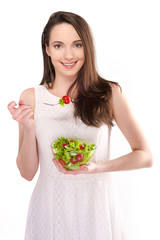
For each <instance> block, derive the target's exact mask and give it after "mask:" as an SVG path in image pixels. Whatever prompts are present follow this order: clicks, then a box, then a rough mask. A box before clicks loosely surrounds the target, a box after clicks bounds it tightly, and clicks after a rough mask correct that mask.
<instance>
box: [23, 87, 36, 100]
mask: <svg viewBox="0 0 160 240" xmlns="http://www.w3.org/2000/svg"><path fill="white" fill-rule="evenodd" d="M34 97H35V89H34V88H27V89H25V90H24V91H23V92H22V93H21V95H20V100H23V101H25V100H30V99H33V98H34Z"/></svg>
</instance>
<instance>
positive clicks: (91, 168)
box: [52, 158, 99, 175]
mask: <svg viewBox="0 0 160 240" xmlns="http://www.w3.org/2000/svg"><path fill="white" fill-rule="evenodd" d="M52 161H53V163H54V164H55V166H56V167H57V168H58V170H59V171H60V172H62V173H64V174H72V175H77V174H88V173H98V172H99V171H98V168H97V163H94V162H90V163H89V164H88V165H87V166H86V165H81V166H80V170H66V169H65V168H64V167H63V166H62V165H61V164H60V163H59V162H58V161H57V160H56V159H55V158H53V160H52Z"/></svg>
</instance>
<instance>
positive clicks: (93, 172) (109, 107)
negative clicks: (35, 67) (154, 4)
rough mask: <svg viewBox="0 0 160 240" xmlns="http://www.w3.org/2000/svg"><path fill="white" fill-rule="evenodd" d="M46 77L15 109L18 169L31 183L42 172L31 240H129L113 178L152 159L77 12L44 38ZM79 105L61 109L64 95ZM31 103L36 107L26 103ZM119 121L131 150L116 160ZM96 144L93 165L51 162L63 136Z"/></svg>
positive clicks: (54, 22) (54, 19)
mask: <svg viewBox="0 0 160 240" xmlns="http://www.w3.org/2000/svg"><path fill="white" fill-rule="evenodd" d="M42 51H43V59H44V74H43V79H42V81H41V83H40V85H39V86H37V87H35V88H30V89H26V90H25V91H23V92H22V94H21V96H20V101H19V106H18V107H17V108H16V107H15V106H16V105H17V104H16V102H14V101H12V102H11V103H9V105H8V109H9V111H10V112H11V114H12V117H13V119H14V120H16V121H17V122H18V123H19V152H18V156H17V166H18V168H19V171H20V173H21V175H22V177H24V178H25V179H27V180H28V181H31V180H32V179H33V177H34V176H35V174H36V172H37V170H38V166H39V164H40V174H39V178H38V181H37V184H36V186H35V189H34V192H33V194H32V198H31V201H30V205H29V211H28V219H27V225H26V233H25V240H40V239H41V240H51V239H54V240H64V239H65V240H124V239H126V238H125V233H124V230H123V224H122V223H121V218H120V214H119V211H118V208H117V202H116V200H115V198H114V191H113V184H112V180H111V173H110V172H113V171H121V170H122V171H124V170H131V169H139V168H146V167H151V166H152V155H151V152H150V149H149V147H148V144H147V142H146V140H145V138H144V136H143V133H142V132H141V130H140V128H139V126H138V124H137V122H136V120H135V118H134V116H133V115H132V112H131V110H130V108H129V105H128V103H127V101H126V98H125V97H124V94H123V93H122V90H121V88H120V86H119V85H118V83H116V82H112V81H108V80H105V79H103V78H102V77H100V76H99V74H98V73H97V70H96V66H95V54H94V46H93V39H92V34H91V31H90V29H89V26H88V24H87V23H86V21H85V20H84V19H83V18H82V17H80V16H79V15H76V14H74V13H70V12H56V13H54V14H52V15H51V16H50V18H49V20H48V23H47V24H46V26H45V28H44V30H43V33H42ZM64 95H68V96H70V97H71V99H72V100H74V101H72V102H71V103H70V104H68V105H66V106H65V107H64V108H61V107H60V106H59V105H56V106H52V107H51V106H49V105H45V104H43V103H44V102H47V103H52V104H56V103H58V101H59V99H60V98H62V96H64ZM27 104H30V105H27ZM113 120H114V121H115V122H116V124H117V125H118V127H119V128H120V130H121V131H122V133H123V134H124V136H125V138H126V140H127V141H128V143H129V144H130V147H131V152H130V153H128V154H126V155H124V156H120V157H118V158H116V159H113V160H110V156H109V152H110V151H109V146H110V133H111V129H112V127H113V126H114V124H113ZM61 136H63V137H69V138H82V139H84V140H85V141H86V142H87V141H88V142H91V143H94V144H96V146H97V148H96V152H95V155H94V157H93V159H92V161H91V163H90V164H89V165H88V166H85V165H83V166H81V169H80V170H78V171H69V170H66V169H65V168H64V167H63V166H62V165H61V164H60V163H58V162H57V161H55V160H54V159H53V156H52V152H51V149H50V144H51V142H53V141H54V140H56V139H57V138H58V137H61Z"/></svg>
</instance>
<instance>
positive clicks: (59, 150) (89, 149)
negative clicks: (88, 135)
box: [51, 137, 96, 170]
mask: <svg viewBox="0 0 160 240" xmlns="http://www.w3.org/2000/svg"><path fill="white" fill-rule="evenodd" d="M51 148H52V153H53V155H54V157H55V159H56V160H57V161H58V162H59V163H61V164H62V165H63V167H64V168H65V169H67V170H79V169H80V166H81V165H87V164H88V163H89V161H90V160H91V158H92V156H93V155H94V150H95V149H96V145H95V144H90V145H89V144H87V143H86V142H84V141H83V140H82V139H75V138H64V137H61V138H58V139H57V140H56V141H54V142H52V143H51Z"/></svg>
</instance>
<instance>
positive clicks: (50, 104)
mask: <svg viewBox="0 0 160 240" xmlns="http://www.w3.org/2000/svg"><path fill="white" fill-rule="evenodd" d="M71 102H74V100H71ZM36 104H45V105H49V106H55V105H59V104H60V103H55V104H52V103H45V102H43V103H36ZM22 105H25V106H30V105H32V106H33V105H35V104H28V103H24V104H22ZM19 106H21V105H19Z"/></svg>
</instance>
